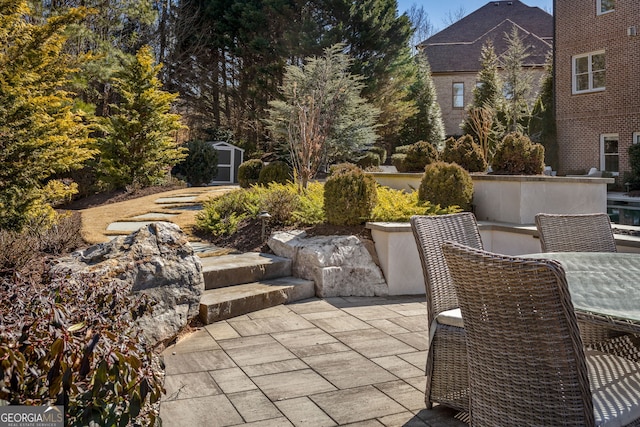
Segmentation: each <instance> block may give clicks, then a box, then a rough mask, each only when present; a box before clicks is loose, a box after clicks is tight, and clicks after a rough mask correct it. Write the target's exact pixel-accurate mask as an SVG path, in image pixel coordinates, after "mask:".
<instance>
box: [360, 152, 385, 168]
mask: <svg viewBox="0 0 640 427" xmlns="http://www.w3.org/2000/svg"><path fill="white" fill-rule="evenodd" d="M357 165H358V166H359V167H361V168H362V169H369V168H377V167H379V166H380V156H379V155H378V154H377V153H373V152H371V151H370V152H368V153H366V154H365V155H364V156H362V157H360V158H359V159H358V162H357Z"/></svg>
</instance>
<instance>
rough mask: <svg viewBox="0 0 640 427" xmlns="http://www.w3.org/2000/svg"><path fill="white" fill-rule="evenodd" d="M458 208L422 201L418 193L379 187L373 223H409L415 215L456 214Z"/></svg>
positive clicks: (372, 218)
mask: <svg viewBox="0 0 640 427" xmlns="http://www.w3.org/2000/svg"><path fill="white" fill-rule="evenodd" d="M459 211H460V209H458V208H456V207H445V208H441V207H440V206H438V205H434V204H432V203H431V202H429V201H421V200H420V199H419V198H418V192H417V191H411V192H404V191H402V190H395V189H393V188H389V187H382V186H379V187H378V202H377V203H376V206H375V207H374V208H373V211H372V213H371V218H370V219H371V221H386V222H409V219H410V218H411V217H412V216H413V215H442V214H447V213H456V212H459Z"/></svg>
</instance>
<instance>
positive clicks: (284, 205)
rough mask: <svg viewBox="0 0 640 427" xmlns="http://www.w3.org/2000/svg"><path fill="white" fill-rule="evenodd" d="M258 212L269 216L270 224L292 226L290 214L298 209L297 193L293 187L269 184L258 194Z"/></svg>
mask: <svg viewBox="0 0 640 427" xmlns="http://www.w3.org/2000/svg"><path fill="white" fill-rule="evenodd" d="M259 206H260V210H261V211H266V212H268V213H269V215H271V219H270V220H269V221H270V222H271V223H272V224H292V223H293V217H292V216H291V213H292V212H293V211H295V210H296V209H297V208H298V191H297V188H296V186H295V185H290V184H278V183H275V182H274V183H271V184H269V187H268V188H267V189H266V191H262V192H261V194H260V202H259Z"/></svg>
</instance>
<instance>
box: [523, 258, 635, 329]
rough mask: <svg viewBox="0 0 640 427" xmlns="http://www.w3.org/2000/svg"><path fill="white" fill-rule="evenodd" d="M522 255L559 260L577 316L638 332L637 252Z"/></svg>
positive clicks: (604, 324) (615, 327) (612, 327)
mask: <svg viewBox="0 0 640 427" xmlns="http://www.w3.org/2000/svg"><path fill="white" fill-rule="evenodd" d="M523 257H525V258H545V259H553V260H556V261H558V262H560V264H561V265H562V267H563V268H564V270H565V273H566V277H567V283H568V285H569V292H570V293H571V300H572V301H573V305H574V308H575V310H576V315H577V317H578V318H579V319H582V320H585V321H589V322H592V323H595V324H600V325H602V326H607V327H609V328H611V329H616V330H620V331H625V332H629V333H634V334H640V254H633V253H619V252H617V253H616V252H546V253H537V254H527V255H523Z"/></svg>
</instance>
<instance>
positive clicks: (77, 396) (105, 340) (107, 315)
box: [0, 275, 163, 426]
mask: <svg viewBox="0 0 640 427" xmlns="http://www.w3.org/2000/svg"><path fill="white" fill-rule="evenodd" d="M151 305H152V302H151V301H150V300H149V299H148V297H147V296H146V295H144V294H137V295H135V296H134V295H132V294H131V293H130V292H129V289H128V286H127V285H126V283H124V282H122V281H119V280H111V279H104V280H100V281H97V280H95V279H93V280H92V279H90V278H87V279H86V280H67V279H57V280H53V281H51V282H39V281H38V282H34V281H28V280H26V279H24V278H22V276H19V275H16V276H14V277H13V278H12V279H10V280H9V279H6V280H0V312H2V313H3V317H2V329H1V331H0V358H1V359H2V361H3V362H2V365H3V375H2V377H1V378H2V380H1V382H2V387H1V388H0V400H4V401H7V402H9V403H10V404H21V405H24V404H29V405H45V404H49V403H55V404H57V405H64V407H65V408H64V409H65V418H66V419H65V425H69V426H88V425H97V426H116V425H154V424H155V422H156V420H157V416H158V414H157V409H156V406H157V403H158V402H159V400H160V397H161V394H162V393H163V388H162V381H163V376H162V375H161V374H162V371H161V368H160V362H159V360H158V356H157V355H155V353H154V352H153V350H152V349H150V348H147V347H146V346H145V344H144V342H143V340H142V338H141V335H140V330H139V328H138V327H137V325H136V324H135V323H134V322H135V320H136V319H137V318H138V317H139V316H140V315H142V314H143V313H144V312H146V311H147V310H150V309H152V307H151Z"/></svg>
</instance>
